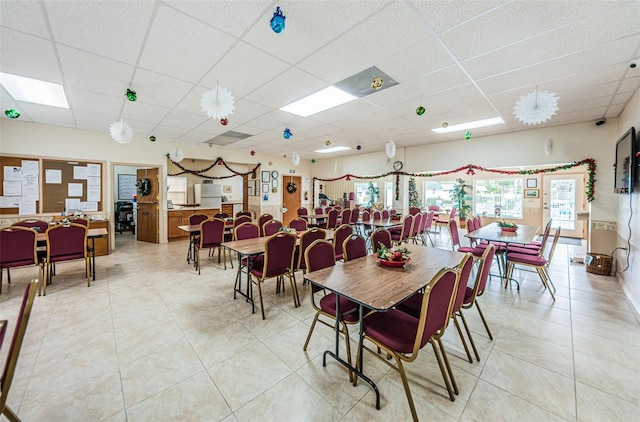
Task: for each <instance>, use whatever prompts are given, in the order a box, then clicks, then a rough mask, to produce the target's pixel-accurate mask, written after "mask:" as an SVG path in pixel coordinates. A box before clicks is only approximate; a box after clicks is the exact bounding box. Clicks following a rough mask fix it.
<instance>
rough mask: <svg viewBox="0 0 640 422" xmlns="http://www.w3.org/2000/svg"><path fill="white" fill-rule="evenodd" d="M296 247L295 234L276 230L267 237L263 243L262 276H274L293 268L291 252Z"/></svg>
mask: <svg viewBox="0 0 640 422" xmlns="http://www.w3.org/2000/svg"><path fill="white" fill-rule="evenodd" d="M295 248H296V235H295V234H291V233H286V232H278V233H275V234H274V235H272V236H271V237H269V239H267V241H266V242H265V244H264V267H263V271H262V278H263V279H265V278H269V277H276V276H278V275H282V274H285V273H287V272H289V270H291V271H293V270H294V268H295V267H294V262H293V255H294V254H293V253H294V251H295Z"/></svg>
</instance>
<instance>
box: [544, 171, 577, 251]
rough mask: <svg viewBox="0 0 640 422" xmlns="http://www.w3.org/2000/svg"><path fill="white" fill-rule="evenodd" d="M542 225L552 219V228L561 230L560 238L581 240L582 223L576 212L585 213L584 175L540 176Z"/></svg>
mask: <svg viewBox="0 0 640 422" xmlns="http://www.w3.org/2000/svg"><path fill="white" fill-rule="evenodd" d="M542 184H543V191H542V208H543V210H542V217H543V225H544V224H546V222H547V221H549V218H553V225H552V227H553V228H556V227H558V226H560V227H561V228H562V232H561V236H566V237H576V238H580V239H583V238H584V237H585V233H584V223H583V222H582V221H579V220H578V219H577V217H576V212H578V211H585V210H586V208H587V198H586V195H585V191H584V174H565V175H543V176H542Z"/></svg>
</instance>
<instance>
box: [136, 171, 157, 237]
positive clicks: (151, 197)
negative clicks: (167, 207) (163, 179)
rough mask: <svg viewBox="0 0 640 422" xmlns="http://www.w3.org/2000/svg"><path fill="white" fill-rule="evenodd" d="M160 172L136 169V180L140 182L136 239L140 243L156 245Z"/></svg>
mask: <svg viewBox="0 0 640 422" xmlns="http://www.w3.org/2000/svg"><path fill="white" fill-rule="evenodd" d="M159 175H160V171H159V169H158V168H157V167H153V168H145V169H138V170H137V171H136V177H137V180H139V181H142V183H141V187H142V189H141V187H138V200H137V203H138V211H137V222H136V223H137V230H136V236H137V237H136V239H137V240H139V241H141V242H151V243H158V242H159V237H160V230H159V226H158V220H159V218H158V214H159V208H160V207H159V198H160V197H159V195H160V176H159Z"/></svg>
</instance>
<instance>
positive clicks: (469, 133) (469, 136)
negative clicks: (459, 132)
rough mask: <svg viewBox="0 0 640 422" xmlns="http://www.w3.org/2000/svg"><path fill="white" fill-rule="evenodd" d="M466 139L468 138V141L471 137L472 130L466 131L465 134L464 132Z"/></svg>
mask: <svg viewBox="0 0 640 422" xmlns="http://www.w3.org/2000/svg"><path fill="white" fill-rule="evenodd" d="M464 139H465V140H467V141H468V140H469V139H471V132H467V133H465V134H464Z"/></svg>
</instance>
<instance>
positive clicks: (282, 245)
mask: <svg viewBox="0 0 640 422" xmlns="http://www.w3.org/2000/svg"><path fill="white" fill-rule="evenodd" d="M295 247H296V236H295V235H294V234H290V233H285V232H280V233H276V234H274V235H273V236H271V237H270V238H269V239H267V241H266V242H265V244H264V261H256V262H255V263H254V264H253V268H252V269H251V275H252V276H253V277H252V278H251V282H252V283H253V284H256V285H257V286H258V295H259V296H260V309H261V311H262V319H265V315H264V303H263V300H262V283H264V281H265V280H266V279H268V278H273V277H275V278H276V293H279V292H280V289H282V291H283V292H284V277H285V276H286V277H288V278H289V282H290V283H291V290H292V291H293V304H294V306H295V307H296V308H297V307H298V306H300V298H299V297H298V288H297V286H296V277H295V274H294V269H295V263H294V251H295Z"/></svg>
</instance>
